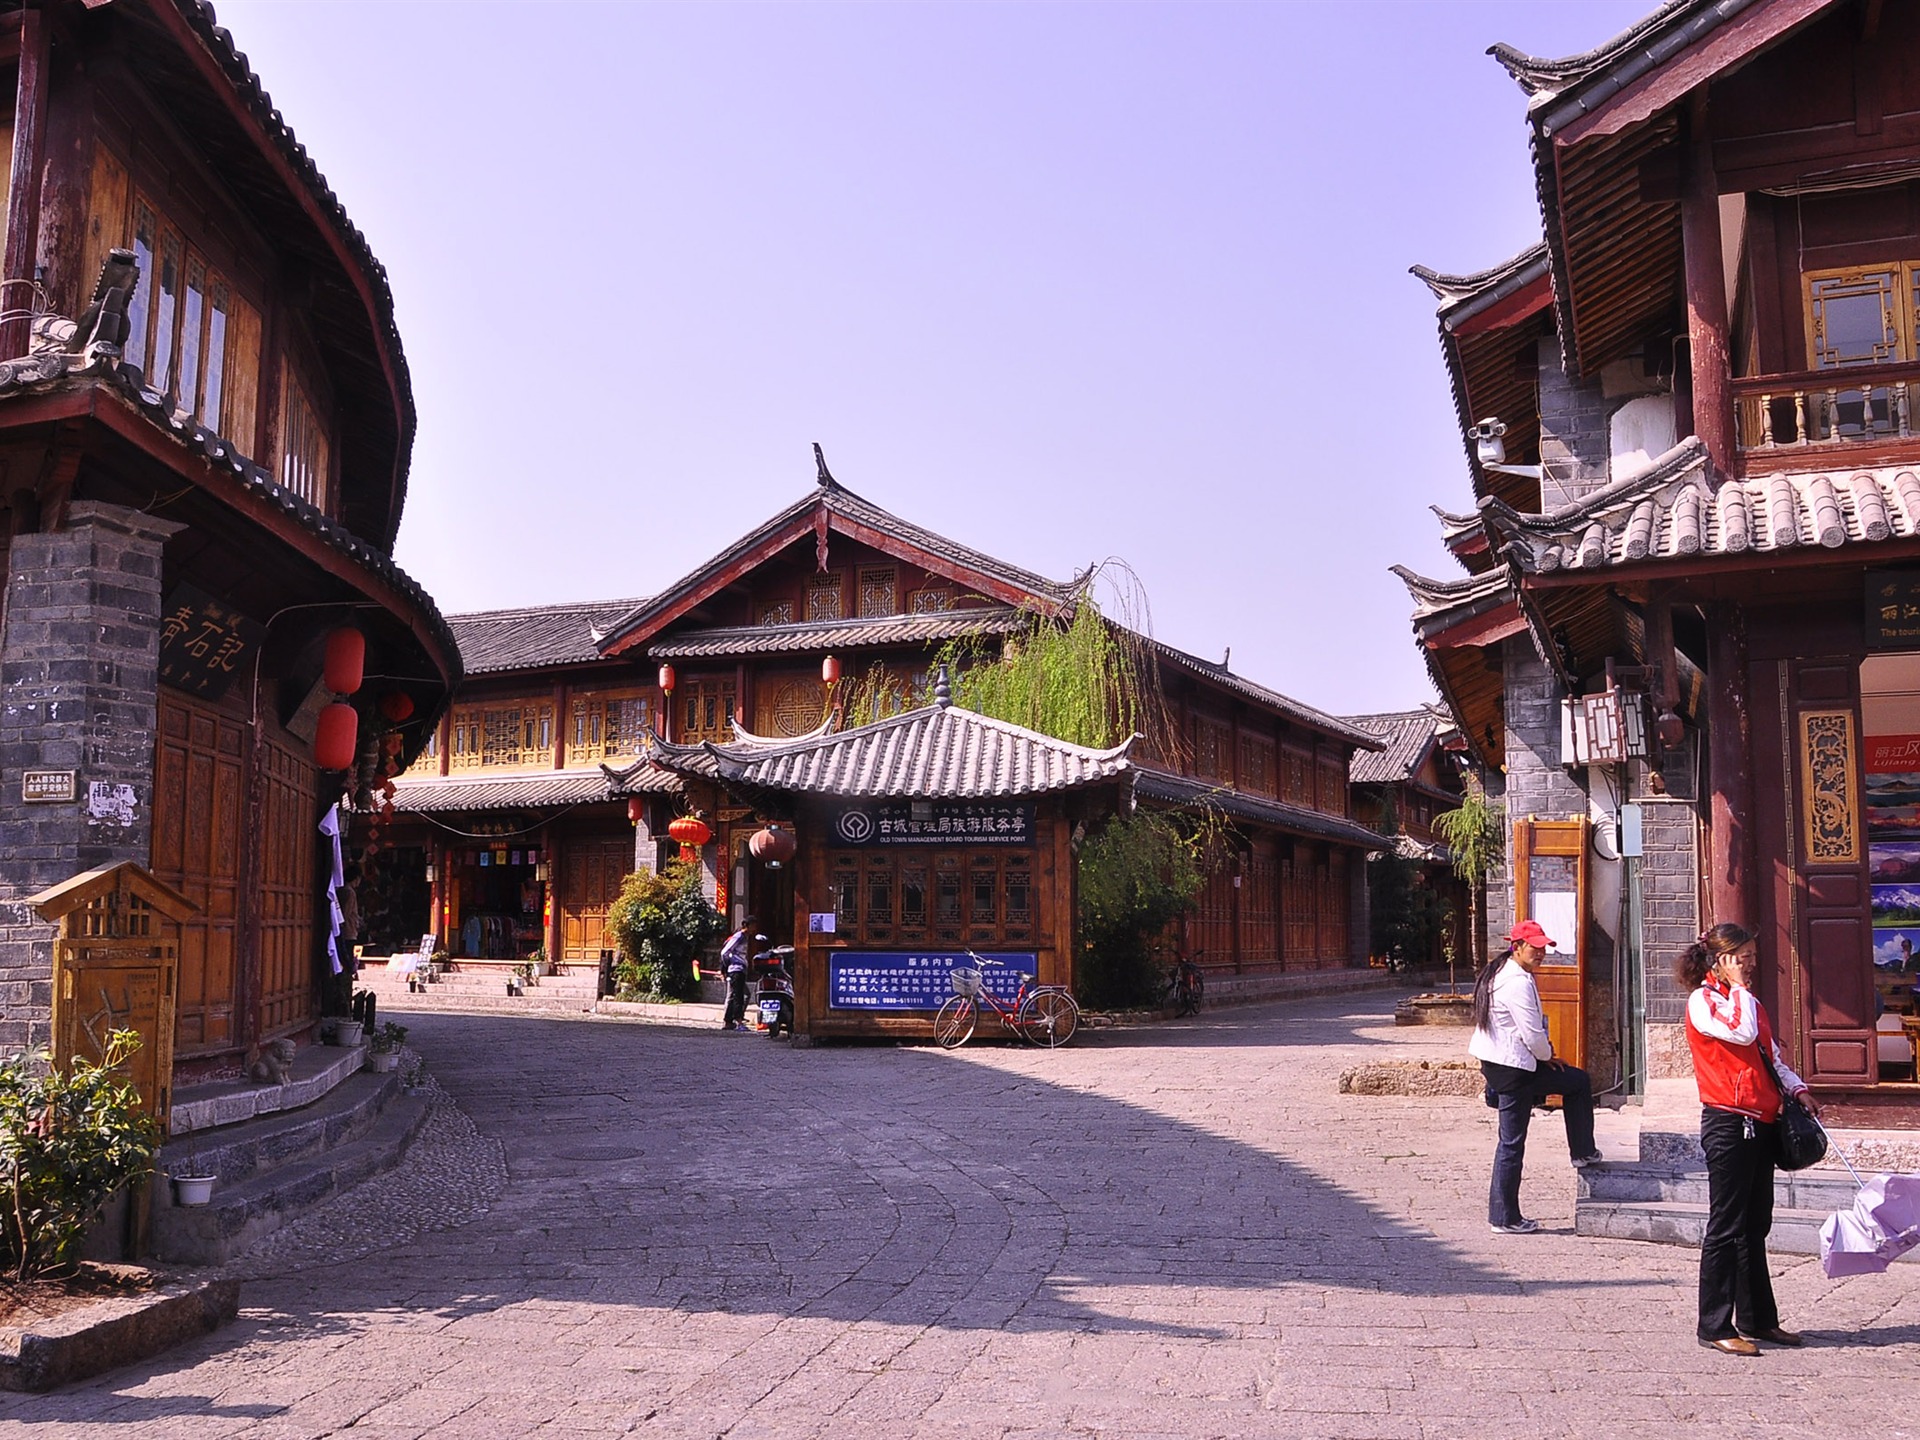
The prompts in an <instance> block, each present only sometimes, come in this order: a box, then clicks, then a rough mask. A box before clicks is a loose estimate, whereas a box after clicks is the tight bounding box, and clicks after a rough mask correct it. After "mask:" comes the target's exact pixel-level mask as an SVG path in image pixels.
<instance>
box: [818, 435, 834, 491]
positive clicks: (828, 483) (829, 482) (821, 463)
mask: <svg viewBox="0 0 1920 1440" xmlns="http://www.w3.org/2000/svg"><path fill="white" fill-rule="evenodd" d="M813 468H814V471H815V474H814V481H813V483H814V484H816V485H818V486H819V487H820V488H821V489H822V490H838V489H839V488H840V482H839V481H838V480H836V479H834V478H833V472H832V471H831V470H829V469H827V457H826V454H825V452H824V451H822V450H821V449H820V442H819V441H818V440H816V441H814V442H813Z"/></svg>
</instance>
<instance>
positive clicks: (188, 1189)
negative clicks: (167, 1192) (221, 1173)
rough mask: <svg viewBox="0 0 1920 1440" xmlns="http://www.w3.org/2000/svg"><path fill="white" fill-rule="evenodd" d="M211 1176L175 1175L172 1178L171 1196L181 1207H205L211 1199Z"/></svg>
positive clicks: (212, 1180) (213, 1177)
mask: <svg viewBox="0 0 1920 1440" xmlns="http://www.w3.org/2000/svg"><path fill="white" fill-rule="evenodd" d="M215 1178H216V1177H215V1176H212V1175H176V1176H174V1177H173V1196H174V1199H175V1200H177V1201H179V1202H180V1204H182V1205H205V1204H206V1203H207V1202H208V1201H210V1200H211V1199H213V1182H214V1180H215Z"/></svg>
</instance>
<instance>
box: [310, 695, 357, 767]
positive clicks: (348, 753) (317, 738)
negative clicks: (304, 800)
mask: <svg viewBox="0 0 1920 1440" xmlns="http://www.w3.org/2000/svg"><path fill="white" fill-rule="evenodd" d="M359 738H360V717H359V715H358V714H356V713H355V712H354V708H353V706H351V705H349V704H347V703H346V702H345V701H343V700H336V701H334V702H333V704H331V705H328V706H326V707H325V708H324V709H322V710H321V712H320V718H319V720H318V721H317V722H316V723H315V725H314V727H313V763H314V764H316V765H318V766H319V767H320V768H321V769H322V770H346V769H349V768H350V767H351V766H352V765H353V757H354V753H355V751H356V750H357V749H358V746H357V745H356V743H355V742H356V741H357V740H358V739H359Z"/></svg>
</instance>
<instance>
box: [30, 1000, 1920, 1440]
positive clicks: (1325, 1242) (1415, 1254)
mask: <svg viewBox="0 0 1920 1440" xmlns="http://www.w3.org/2000/svg"><path fill="white" fill-rule="evenodd" d="M1393 998H1395V997H1394V996H1392V995H1389V994H1373V995H1364V996H1358V997H1345V998H1337V999H1323V1000H1311V1001H1302V1002H1295V1003H1293V1004H1291V1005H1288V1006H1284V1007H1283V1006H1272V1007H1263V1008H1255V1009H1247V1010H1238V1011H1224V1012H1217V1013H1214V1014H1209V1015H1206V1016H1203V1017H1201V1019H1199V1020H1197V1021H1188V1022H1181V1023H1177V1024H1166V1025H1158V1026H1150V1027H1141V1028H1135V1029H1125V1030H1108V1031H1092V1032H1086V1033H1085V1034H1084V1036H1083V1043H1082V1042H1076V1044H1075V1045H1074V1046H1073V1047H1071V1048H1069V1049H1066V1050H1063V1051H1060V1052H1057V1053H1042V1052H1040V1051H1036V1050H1032V1049H1028V1048H1020V1049H1014V1048H1009V1047H1002V1046H997V1045H984V1044H980V1043H978V1042H976V1043H975V1044H973V1045H971V1046H969V1047H967V1048H966V1049H963V1050H961V1051H958V1052H955V1053H953V1054H946V1053H942V1052H939V1051H937V1050H934V1049H931V1048H911V1047H899V1048H896V1047H884V1048H882V1047H818V1048H814V1049H808V1050H798V1051H791V1050H789V1049H788V1048H787V1047H786V1046H785V1045H777V1044H771V1043H769V1042H767V1041H766V1040H764V1039H761V1038H758V1037H748V1036H729V1035H723V1034H720V1033H717V1032H715V1031H711V1030H704V1029H702V1030H696V1029H691V1028H682V1027H675V1026H666V1025H655V1024H647V1025H642V1024H633V1023H618V1022H606V1021H588V1020H577V1021H576V1020H558V1019H556V1020H548V1019H533V1018H512V1017H493V1016H461V1015H432V1016H427V1015H420V1016H414V1017H409V1023H410V1024H411V1025H412V1026H413V1027H414V1028H413V1039H414V1041H415V1042H416V1044H417V1046H418V1048H419V1050H420V1052H421V1054H422V1055H423V1056H424V1058H425V1060H426V1062H427V1064H428V1067H429V1068H430V1070H431V1072H432V1073H433V1075H434V1076H435V1077H436V1078H437V1080H438V1082H439V1084H440V1085H441V1086H442V1087H443V1088H444V1091H445V1094H446V1095H447V1096H449V1097H451V1098H452V1100H454V1101H457V1103H458V1106H459V1109H454V1108H452V1107H451V1106H448V1105H444V1104H443V1105H442V1106H441V1107H440V1108H439V1109H438V1110H437V1111H436V1114H435V1117H434V1119H433V1120H432V1121H431V1122H430V1124H429V1128H428V1131H427V1133H426V1135H425V1136H424V1137H423V1139H422V1141H421V1142H420V1144H419V1145H417V1146H416V1148H415V1151H414V1152H413V1154H412V1155H411V1156H410V1157H409V1160H408V1162H407V1163H406V1164H405V1165H403V1166H402V1167H401V1168H400V1169H399V1170H397V1171H395V1172H393V1173H392V1174H391V1175H389V1176H386V1177H382V1178H381V1179H379V1180H376V1181H374V1182H372V1183H371V1184H369V1185H368V1186H366V1187H363V1189H362V1190H361V1191H359V1192H356V1194H355V1196H354V1197H353V1203H352V1205H351V1207H350V1209H349V1208H346V1207H343V1209H342V1211H340V1212H336V1213H332V1214H329V1215H327V1216H324V1217H321V1218H320V1219H319V1220H318V1221H310V1222H308V1223H307V1224H305V1225H303V1226H302V1227H301V1228H300V1229H299V1230H298V1231H297V1232H293V1233H289V1234H288V1235H286V1236H285V1237H284V1238H282V1239H280V1240H278V1241H277V1242H276V1243H275V1244H273V1245H272V1246H270V1247H268V1248H267V1249H265V1250H263V1251H259V1252H256V1253H255V1254H254V1255H252V1256H250V1257H248V1259H247V1260H246V1261H245V1262H244V1263H243V1264H242V1265H240V1266H238V1267H236V1268H237V1269H239V1270H240V1271H242V1272H243V1273H245V1274H247V1275H248V1276H250V1277H252V1278H249V1280H248V1282H247V1284H246V1288H245V1290H244V1292H243V1295H242V1310H241V1316H240V1319H239V1321H238V1323H236V1324H235V1325H233V1326H231V1327H229V1328H228V1329H226V1330H224V1331H221V1332H219V1333H217V1334H215V1335H213V1336H210V1337H208V1338H207V1339H205V1340H203V1341H200V1342H197V1343H196V1344H195V1345H193V1346H190V1347H188V1348H185V1349H182V1350H178V1351H175V1352H173V1353H172V1354H171V1355H169V1356H166V1357H163V1359H162V1360H161V1361H159V1362H155V1363H154V1364H152V1365H149V1366H144V1367H137V1368H134V1369H129V1370H122V1371H119V1372H116V1373H113V1374H110V1375H107V1376H104V1377H101V1378H100V1379H98V1380H96V1381H93V1382H91V1383H88V1384H86V1385H83V1386H78V1387H73V1388H70V1389H68V1390H64V1391H60V1392H56V1393H54V1394H51V1395H46V1396H8V1397H5V1398H4V1399H0V1433H4V1434H22V1435H26V1434H31V1435H34V1436H61V1435H75V1436H78V1435H83V1434H84V1435H89V1436H105V1435H114V1434H126V1435H129V1436H132V1435H138V1436H140V1437H141V1440H147V1437H160V1436H193V1437H209V1436H222V1435H246V1436H263V1437H276V1440H278V1437H300V1436H321V1435H332V1434H338V1433H343V1432H345V1433H350V1434H351V1435H353V1436H356V1437H362V1436H366V1437H383V1440H388V1437H390V1440H401V1437H413V1436H425V1435H432V1436H437V1437H438V1436H445V1437H467V1436H473V1437H496V1436H498V1437H510V1436H519V1435H540V1436H603V1435H619V1434H625V1433H633V1434H638V1435H642V1436H646V1435H660V1436H720V1435H725V1436H728V1437H737V1440H746V1437H758V1436H780V1437H789V1436H790V1437H802V1436H836V1437H840V1436H867V1435H875V1436H878V1435H889V1436H892V1435H903V1436H953V1437H961V1436H966V1437H969V1440H973V1437H994V1436H1022V1437H1027V1436H1032V1437H1053V1436H1069V1435H1072V1436H1097V1437H1129V1440H1133V1437H1159V1436H1166V1437H1175V1436H1178V1437H1198V1436H1221V1437H1226V1436H1234V1437H1238V1436H1248V1435H1286V1436H1293V1435H1312V1436H1320V1435H1327V1436H1396V1437H1397V1436H1410V1437H1411V1436H1419V1437H1427V1436H1476V1437H1490V1440H1497V1437H1503V1436H1528V1437H1536V1436H1542V1435H1582V1436H1630V1435H1659V1436H1672V1435H1673V1434H1675V1433H1679V1432H1686V1433H1699V1434H1713V1435H1743V1434H1752V1435H1761V1434H1766V1435H1833V1436H1843V1435H1844V1436H1858V1435H1873V1436H1876V1437H1887V1436H1901V1435H1909V1434H1912V1433H1914V1427H1913V1424H1912V1422H1910V1421H1909V1420H1908V1417H1909V1416H1910V1415H1911V1414H1912V1413H1913V1412H1914V1410H1915V1402H1916V1400H1920V1378H1916V1361H1917V1360H1920V1265H1903V1266H1899V1267H1896V1269H1895V1271H1894V1273H1892V1274H1890V1275H1887V1276H1870V1277H1862V1278H1858V1279H1854V1280H1849V1281H1846V1282H1843V1283H1839V1284H1833V1283H1830V1282H1828V1281H1826V1280H1825V1279H1824V1278H1822V1276H1821V1275H1820V1273H1819V1270H1818V1267H1817V1264H1816V1263H1815V1262H1813V1261H1811V1260H1807V1259H1801V1258H1797V1257H1786V1258H1785V1259H1784V1260H1777V1261H1776V1270H1777V1272H1778V1273H1779V1277H1780V1278H1779V1281H1778V1288H1779V1292H1780V1297H1781V1308H1782V1314H1783V1318H1784V1320H1785V1322H1786V1323H1787V1324H1788V1325H1791V1326H1795V1327H1801V1328H1804V1329H1806V1330H1807V1331H1808V1332H1809V1343H1808V1346H1807V1348H1806V1349H1805V1350H1803V1351H1799V1352H1793V1351H1783V1350H1778V1349H1769V1350H1768V1351H1767V1352H1766V1353H1765V1354H1764V1355H1763V1356H1762V1357H1761V1358H1760V1359H1759V1360H1757V1361H1742V1360H1736V1359H1732V1358H1730V1357H1724V1356H1720V1355H1715V1354H1710V1353H1708V1352H1706V1351H1703V1350H1702V1349H1700V1348H1698V1347H1697V1346H1696V1345H1695V1343H1694V1340H1693V1334H1692V1304H1693V1285H1694V1274H1695V1263H1696V1256H1695V1254H1694V1253H1693V1252H1690V1251H1685V1250H1678V1249H1669V1248H1663V1247H1654V1246H1642V1245H1634V1244H1629V1243H1624V1242H1608V1241H1596V1240H1584V1239H1578V1238H1575V1237H1574V1236H1573V1235H1572V1233H1571V1215H1572V1205H1573V1193H1574V1183H1573V1173H1572V1171H1571V1169H1570V1168H1569V1167H1568V1164H1567V1156H1566V1145H1565V1140H1564V1136H1563V1134H1562V1132H1561V1128H1560V1126H1559V1124H1558V1122H1557V1121H1554V1120H1542V1121H1539V1122H1537V1123H1536V1125H1535V1128H1534V1137H1535V1138H1534V1140H1533V1144H1532V1154H1531V1155H1530V1156H1529V1163H1528V1178H1527V1186H1526V1191H1525V1197H1524V1198H1525V1203H1526V1206H1527V1209H1528V1211H1529V1213H1531V1214H1534V1215H1537V1216H1539V1217H1540V1218H1541V1219H1542V1220H1543V1221H1544V1222H1545V1223H1546V1225H1547V1227H1548V1232H1549V1233H1545V1234H1541V1235H1536V1236H1496V1235H1492V1234H1490V1233H1489V1232H1488V1230H1487V1226H1486V1223H1485V1188H1486V1178H1487V1169H1488V1160H1489V1155H1490V1152H1491V1148H1492V1114H1491V1112H1490V1111H1488V1110H1486V1109H1485V1108H1484V1107H1483V1106H1481V1105H1480V1104H1479V1103H1478V1102H1477V1101H1475V1100H1463V1099H1439V1100H1406V1099H1390V1098H1389V1099H1382V1098H1368V1097H1357V1096H1344V1095H1340V1094H1337V1093H1336V1079H1337V1076H1338V1074H1339V1072H1340V1071H1341V1070H1342V1069H1343V1068H1345V1067H1346V1066H1349V1065H1352V1064H1353V1063H1355V1062H1356V1061H1357V1060H1359V1059H1362V1058H1368V1059H1377V1058H1383V1057H1386V1056H1394V1055H1397V1056H1403V1057H1404V1056H1432V1057H1434V1058H1444V1059H1452V1058H1456V1057H1457V1056H1458V1055H1459V1054H1460V1052H1461V1045H1462V1043H1463V1040H1464V1036H1463V1034H1462V1032H1460V1031H1457V1030H1438V1031H1435V1030H1412V1031H1409V1030H1398V1031H1396V1030H1395V1028H1394V1027H1393V1026H1392V1024H1391V1023H1390V1021H1389V1018H1388V1017H1389V1007H1390V1005H1391V1001H1392V999H1393ZM469 1118H470V1120H471V1124H469V1123H468V1120H469ZM439 1175H447V1176H451V1177H453V1178H452V1180H450V1181H442V1180H439V1179H436V1176H439Z"/></svg>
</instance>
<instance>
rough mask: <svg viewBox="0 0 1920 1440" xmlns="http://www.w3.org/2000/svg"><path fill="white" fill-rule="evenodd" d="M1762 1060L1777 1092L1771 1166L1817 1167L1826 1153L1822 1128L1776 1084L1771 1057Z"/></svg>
mask: <svg viewBox="0 0 1920 1440" xmlns="http://www.w3.org/2000/svg"><path fill="white" fill-rule="evenodd" d="M1762 1058H1763V1059H1765V1060H1766V1062H1767V1073H1768V1074H1769V1075H1771V1076H1772V1077H1773V1087H1774V1089H1776V1090H1778V1091H1779V1092H1780V1119H1779V1120H1778V1121H1777V1122H1776V1123H1775V1125H1774V1127H1773V1135H1774V1157H1773V1163H1774V1164H1775V1165H1776V1166H1778V1167H1779V1168H1780V1169H1782V1170H1804V1169H1806V1168H1807V1167H1808V1166H1809V1165H1817V1164H1819V1163H1820V1161H1821V1160H1823V1159H1824V1158H1825V1157H1826V1153H1827V1132H1826V1130H1825V1128H1824V1127H1823V1126H1822V1125H1821V1124H1820V1121H1819V1120H1818V1119H1816V1118H1815V1116H1814V1114H1813V1112H1812V1111H1811V1110H1809V1109H1807V1107H1806V1106H1804V1105H1802V1104H1801V1103H1800V1102H1799V1101H1798V1100H1797V1099H1795V1098H1794V1097H1793V1096H1791V1095H1789V1094H1787V1087H1786V1086H1784V1085H1782V1084H1781V1083H1780V1072H1779V1071H1777V1070H1775V1069H1774V1068H1773V1058H1772V1057H1771V1056H1763V1057H1762Z"/></svg>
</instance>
